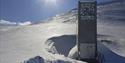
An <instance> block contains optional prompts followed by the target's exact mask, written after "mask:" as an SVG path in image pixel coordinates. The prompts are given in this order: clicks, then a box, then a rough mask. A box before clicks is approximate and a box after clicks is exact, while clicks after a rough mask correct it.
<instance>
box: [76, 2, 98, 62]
mask: <svg viewBox="0 0 125 63" xmlns="http://www.w3.org/2000/svg"><path fill="white" fill-rule="evenodd" d="M96 5H97V2H96V1H85V2H83V1H79V3H78V37H77V40H78V41H77V44H78V51H79V58H80V59H82V60H85V61H86V60H87V61H89V60H90V61H91V60H94V59H96V57H97V39H96V36H97V22H96V20H97V16H96V15H97V6H96Z"/></svg>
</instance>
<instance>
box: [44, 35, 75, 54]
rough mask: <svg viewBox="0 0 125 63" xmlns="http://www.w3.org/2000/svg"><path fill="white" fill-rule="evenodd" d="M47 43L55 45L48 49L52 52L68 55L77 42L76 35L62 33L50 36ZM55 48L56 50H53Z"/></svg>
mask: <svg viewBox="0 0 125 63" xmlns="http://www.w3.org/2000/svg"><path fill="white" fill-rule="evenodd" d="M46 44H47V45H49V46H50V45H53V47H51V48H49V49H48V51H49V52H51V53H58V54H63V55H65V56H68V54H69V51H70V50H71V48H73V47H74V46H75V44H76V36H75V35H62V36H57V37H52V38H49V39H48V40H47V41H46ZM53 50H54V51H55V52H53Z"/></svg>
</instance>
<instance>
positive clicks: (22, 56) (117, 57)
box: [0, 2, 125, 63]
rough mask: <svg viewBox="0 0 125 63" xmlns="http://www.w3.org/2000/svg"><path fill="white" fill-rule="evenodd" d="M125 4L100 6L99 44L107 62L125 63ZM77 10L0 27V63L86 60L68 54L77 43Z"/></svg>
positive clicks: (47, 62) (80, 62) (74, 62)
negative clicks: (37, 21)
mask: <svg viewBox="0 0 125 63" xmlns="http://www.w3.org/2000/svg"><path fill="white" fill-rule="evenodd" d="M123 5H125V2H120V3H119V2H118V3H112V4H108V5H103V6H98V22H97V33H98V42H99V43H98V44H99V45H98V47H99V52H101V53H102V54H103V55H104V57H105V63H124V62H125V32H124V31H125V25H124V24H125V22H124V20H125V19H124V18H123V17H124V14H123V13H121V12H120V11H121V10H122V12H123V11H125V9H124V7H123ZM76 12H77V9H73V10H72V11H69V12H67V13H66V14H61V15H57V16H55V17H52V18H51V19H49V22H48V21H47V23H39V24H34V25H27V26H0V63H43V62H44V63H85V62H82V61H78V60H75V59H71V58H68V57H67V56H68V54H69V52H70V53H72V52H71V51H70V49H72V48H73V47H74V46H75V41H76V39H75V35H76V31H77V23H76V21H77V18H76V15H77V13H76ZM110 13H111V14H110ZM112 15H113V16H112ZM116 16H117V17H116ZM109 17H110V18H109ZM74 50H76V49H75V48H74Z"/></svg>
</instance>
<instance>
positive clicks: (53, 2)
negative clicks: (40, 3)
mask: <svg viewBox="0 0 125 63" xmlns="http://www.w3.org/2000/svg"><path fill="white" fill-rule="evenodd" d="M45 3H46V4H48V5H50V4H52V5H56V4H57V0H45Z"/></svg>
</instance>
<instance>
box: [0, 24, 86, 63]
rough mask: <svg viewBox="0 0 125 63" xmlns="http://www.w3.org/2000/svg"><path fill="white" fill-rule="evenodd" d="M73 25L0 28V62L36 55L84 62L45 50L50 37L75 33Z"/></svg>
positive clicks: (20, 59) (49, 59) (50, 58)
mask: <svg viewBox="0 0 125 63" xmlns="http://www.w3.org/2000/svg"><path fill="white" fill-rule="evenodd" d="M75 27H76V24H63V23H44V24H38V25H29V26H15V27H4V30H3V29H0V63H20V62H23V61H24V60H25V61H26V60H28V59H29V58H33V57H36V56H40V57H42V58H43V59H44V61H50V62H51V61H56V60H61V61H64V62H72V63H73V62H74V63H75V62H78V63H84V62H81V61H76V60H73V59H70V58H67V57H65V56H64V55H62V54H57V53H56V54H52V53H50V52H48V50H47V49H48V48H51V45H49V46H47V45H46V44H45V42H46V40H47V39H48V38H50V37H54V36H61V35H69V34H71V35H72V34H75V32H76V30H75V29H74V28H75ZM2 28H3V27H2ZM5 29H6V30H5ZM54 52H55V51H54Z"/></svg>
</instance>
